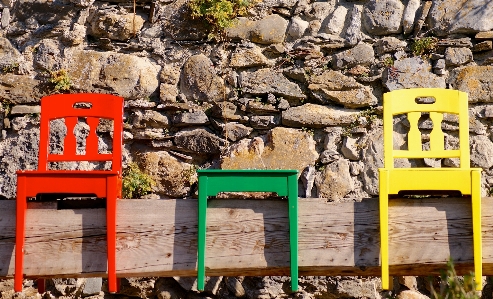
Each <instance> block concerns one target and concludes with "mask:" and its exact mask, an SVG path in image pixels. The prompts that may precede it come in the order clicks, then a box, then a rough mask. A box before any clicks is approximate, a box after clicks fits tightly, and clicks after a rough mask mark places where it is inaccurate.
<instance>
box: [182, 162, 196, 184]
mask: <svg viewBox="0 0 493 299" xmlns="http://www.w3.org/2000/svg"><path fill="white" fill-rule="evenodd" d="M197 169H199V167H198V166H197V165H192V166H190V168H189V169H185V170H184V171H183V178H184V179H185V180H186V181H187V182H188V183H189V184H190V185H193V183H195V182H196V181H197V176H196V175H195V174H196V173H197Z"/></svg>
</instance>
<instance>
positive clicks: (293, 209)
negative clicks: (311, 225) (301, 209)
mask: <svg viewBox="0 0 493 299" xmlns="http://www.w3.org/2000/svg"><path fill="white" fill-rule="evenodd" d="M288 190H289V195H288V205H289V252H290V255H291V290H292V291H293V292H296V291H298V180H297V175H292V176H289V177H288Z"/></svg>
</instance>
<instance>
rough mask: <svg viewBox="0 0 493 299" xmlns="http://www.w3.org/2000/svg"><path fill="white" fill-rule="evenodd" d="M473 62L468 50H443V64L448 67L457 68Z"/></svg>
mask: <svg viewBox="0 0 493 299" xmlns="http://www.w3.org/2000/svg"><path fill="white" fill-rule="evenodd" d="M472 60H473V57H472V52H471V49H469V48H447V49H446V50H445V63H446V64H447V65H448V66H459V65H463V64H466V63H468V62H471V61H472Z"/></svg>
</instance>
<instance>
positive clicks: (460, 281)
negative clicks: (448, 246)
mask: <svg viewBox="0 0 493 299" xmlns="http://www.w3.org/2000/svg"><path fill="white" fill-rule="evenodd" d="M440 277H441V279H442V283H443V285H442V287H441V288H440V293H437V292H436V291H435V290H434V288H433V286H431V290H432V294H431V295H432V298H434V299H479V298H480V297H479V295H478V293H477V292H476V291H475V289H476V282H475V281H474V274H473V273H471V274H469V275H465V276H464V277H463V278H462V277H460V276H457V273H456V272H455V268H454V262H453V261H452V259H450V260H449V261H448V262H447V270H446V271H443V272H442V275H440Z"/></svg>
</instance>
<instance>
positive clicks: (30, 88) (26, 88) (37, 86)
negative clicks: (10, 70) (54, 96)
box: [0, 74, 50, 104]
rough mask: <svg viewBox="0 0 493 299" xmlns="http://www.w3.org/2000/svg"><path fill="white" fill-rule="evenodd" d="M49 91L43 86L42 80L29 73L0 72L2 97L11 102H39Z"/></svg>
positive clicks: (0, 94) (0, 95)
mask: <svg viewBox="0 0 493 299" xmlns="http://www.w3.org/2000/svg"><path fill="white" fill-rule="evenodd" d="M49 93H50V90H47V89H43V88H42V82H40V81H39V80H37V79H34V78H32V77H31V76H29V75H14V74H0V97H1V98H2V99H4V100H6V101H8V102H9V103H12V104H27V103H39V99H40V98H41V97H42V96H45V95H47V94H49Z"/></svg>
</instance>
